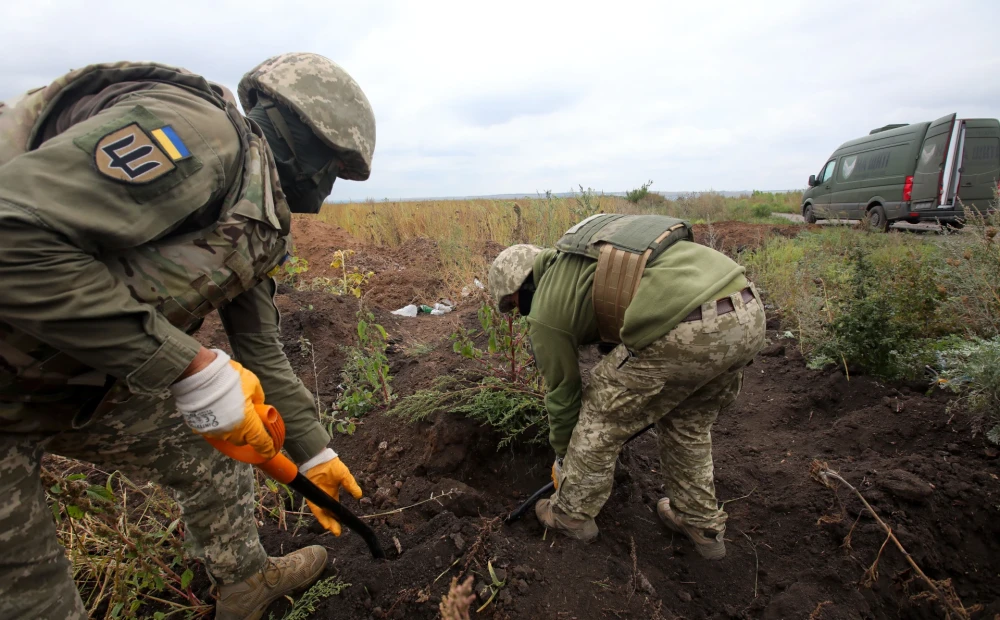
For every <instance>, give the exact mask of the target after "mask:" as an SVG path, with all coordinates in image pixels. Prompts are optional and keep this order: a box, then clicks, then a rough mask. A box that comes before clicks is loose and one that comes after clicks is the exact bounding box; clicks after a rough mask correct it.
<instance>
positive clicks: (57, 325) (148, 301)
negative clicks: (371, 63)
mask: <svg viewBox="0 0 1000 620" xmlns="http://www.w3.org/2000/svg"><path fill="white" fill-rule="evenodd" d="M239 97H240V99H241V103H242V105H243V109H244V110H245V111H246V112H247V116H246V117H244V116H243V115H242V114H241V113H240V112H239V111H238V109H237V107H236V100H235V98H234V97H233V96H232V94H231V93H230V92H229V91H228V90H226V89H224V88H223V87H221V86H218V85H215V84H210V83H209V82H207V81H206V80H205V79H204V78H202V77H200V76H197V75H194V74H191V73H189V72H187V71H185V70H183V69H178V68H174V67H168V66H164V65H158V64H153V63H128V62H120V63H109V64H102V65H92V66H89V67H85V68H83V69H79V70H76V71H73V72H71V73H69V74H67V75H65V76H63V77H61V78H59V79H57V80H56V81H55V82H53V83H52V84H50V85H49V86H47V87H44V88H40V89H36V90H33V91H30V92H28V93H26V94H24V95H22V96H21V97H19V98H18V99H16V100H14V101H10V102H7V103H6V104H0V282H3V294H2V295H0V497H3V498H4V500H3V507H2V508H0V617H3V618H60V619H62V618H85V617H86V616H87V610H86V609H85V608H84V605H83V602H82V601H81V598H80V596H79V594H78V593H77V591H76V589H75V587H74V584H73V579H72V573H71V569H70V565H69V563H68V562H67V559H66V557H65V553H64V550H63V549H62V547H61V546H60V545H59V544H58V542H57V540H56V532H55V527H54V523H53V520H52V515H51V513H50V511H49V510H48V508H47V507H46V505H45V493H44V492H43V489H42V485H41V482H40V479H39V468H40V463H41V458H42V455H43V454H44V453H52V454H59V455H64V456H68V457H72V458H77V459H81V460H85V461H89V462H91V463H94V464H96V465H98V466H99V467H103V468H104V469H106V470H108V471H113V470H116V469H120V470H122V471H124V472H125V473H126V474H132V475H137V476H140V477H143V478H147V479H151V480H153V481H155V482H158V483H160V484H163V485H165V486H166V487H168V488H169V489H170V490H172V491H173V492H174V494H175V496H176V498H177V500H178V501H179V503H180V505H181V507H182V509H183V515H184V522H185V525H186V530H185V531H186V538H187V541H188V542H189V543H190V544H191V546H192V548H193V551H194V552H195V553H197V554H198V555H200V556H201V557H202V558H204V560H205V563H206V566H207V567H208V571H209V573H210V576H211V578H212V580H213V581H214V582H215V584H216V585H217V586H218V603H217V606H216V617H217V618H259V617H260V616H261V615H262V614H263V613H264V609H265V608H266V607H267V605H268V604H269V603H270V602H271V601H273V600H275V599H276V598H278V597H280V596H282V595H284V594H286V593H289V592H291V591H293V590H295V589H298V588H301V587H304V586H306V585H308V584H309V583H311V582H312V581H314V580H315V579H316V578H318V577H319V575H320V573H321V572H322V571H323V569H324V568H325V566H326V559H327V555H326V551H325V549H324V548H323V547H322V546H318V545H317V546H312V547H308V548H305V549H302V550H299V551H296V552H294V553H291V554H289V555H287V556H284V557H280V558H269V557H268V556H267V554H266V553H265V551H264V549H263V547H262V546H261V544H260V540H259V539H258V536H257V530H256V525H255V521H254V515H253V506H254V486H253V473H252V469H251V467H250V466H249V465H246V464H243V463H239V462H237V461H234V460H231V459H229V458H228V457H225V456H223V455H222V454H221V453H219V452H217V451H215V450H214V449H213V448H212V447H211V446H210V445H209V444H208V442H206V441H205V440H204V439H203V438H202V435H206V436H212V437H217V438H222V439H226V440H228V441H230V442H232V443H235V444H238V445H245V444H249V445H252V446H253V447H254V448H255V450H256V451H257V452H259V453H261V454H263V455H265V456H273V454H274V453H275V445H274V444H273V442H272V441H271V439H270V437H269V436H268V435H267V433H266V432H265V431H264V429H263V426H262V424H261V422H260V420H259V418H258V417H257V415H256V414H255V412H254V407H253V404H254V403H255V402H256V403H259V402H260V401H261V400H262V399H266V401H267V403H268V404H270V405H273V406H275V407H276V408H277V409H278V410H279V411H280V413H281V414H282V416H283V417H284V419H285V422H286V428H287V440H286V442H285V444H284V447H285V449H286V450H287V451H288V453H289V455H290V457H291V458H292V459H293V460H294V461H295V462H296V463H297V464H298V465H299V470H300V471H301V472H303V473H304V474H305V475H306V476H307V477H308V478H310V479H311V480H312V481H313V482H314V483H316V484H317V485H318V486H320V487H321V488H323V489H324V490H326V491H327V492H329V493H331V494H332V495H335V496H336V495H337V494H338V492H339V490H340V489H341V488H343V489H345V490H347V491H348V492H350V493H351V494H352V495H354V496H355V497H360V496H361V489H360V488H359V487H358V485H357V483H356V482H355V480H354V478H353V476H352V475H351V473H350V472H349V471H348V469H347V467H346V466H345V465H344V464H343V463H342V462H341V461H340V459H339V458H337V455H336V453H335V452H334V451H333V450H332V449H330V448H329V447H328V444H329V442H330V436H329V435H328V434H327V432H326V431H325V430H324V429H323V427H322V426H321V425H320V423H319V421H318V419H317V412H316V409H315V405H314V403H313V399H312V397H311V395H310V393H309V391H308V390H307V389H306V388H305V386H304V385H303V384H302V382H301V381H300V380H299V379H298V378H297V377H296V376H295V375H294V373H293V371H292V369H291V366H290V365H289V362H288V360H287V358H286V357H285V354H284V352H283V351H282V345H281V342H280V340H279V331H278V326H279V317H278V311H277V309H276V308H275V305H274V301H273V297H274V294H275V284H274V282H273V280H272V279H271V278H270V277H269V274H270V272H271V271H272V270H274V269H275V268H277V267H278V266H279V265H280V263H281V261H282V260H284V257H286V256H287V254H288V252H289V249H290V248H289V229H290V222H291V212H313V213H314V212H316V211H318V210H319V208H320V206H321V205H322V202H323V200H324V198H325V197H326V196H327V195H329V193H330V191H331V188H332V185H333V182H334V180H335V179H336V178H337V177H340V178H345V179H354V180H364V179H367V178H368V176H369V173H370V166H371V158H372V152H373V150H374V145H375V118H374V116H373V114H372V110H371V107H370V105H369V103H368V100H367V99H366V98H365V95H364V93H363V92H362V91H361V88H360V87H359V86H358V85H357V83H356V82H355V81H354V80H353V79H352V78H351V76H350V75H348V74H347V72H345V71H344V70H343V69H342V68H341V67H339V66H338V65H336V64H335V63H333V62H331V61H330V60H328V59H326V58H323V57H322V56H318V55H315V54H285V55H281V56H276V57H274V58H271V59H269V60H267V61H265V62H264V63H262V64H261V65H259V66H257V67H256V68H254V69H253V70H251V71H250V72H249V73H247V74H246V75H245V76H244V77H243V79H242V80H241V82H240V85H239ZM214 311H218V312H219V313H220V315H221V317H222V323H223V325H224V327H225V330H226V333H227V335H228V337H229V342H230V345H231V348H232V353H233V357H234V358H235V359H230V357H229V355H227V354H226V353H225V352H223V351H221V350H210V349H207V348H205V347H204V346H202V345H201V344H200V343H199V342H198V340H197V339H196V338H195V337H193V334H194V333H195V332H196V331H197V329H198V327H199V326H200V324H201V320H202V319H203V317H205V316H206V315H207V314H209V313H211V312H214ZM236 360H239V361H238V362H237V361H236ZM192 430H194V431H195V432H194V433H193V432H192ZM313 511H314V512H315V513H316V515H317V518H318V519H319V520H320V522H321V523H322V524H323V525H324V526H325V527H326V528H327V529H328V530H330V531H331V532H333V533H334V534H337V535H339V534H340V525H339V524H338V523H337V522H336V521H335V520H334V519H332V518H331V517H330V516H329V515H328V514H326V513H325V512H323V511H321V510H318V509H316V508H315V507H313Z"/></svg>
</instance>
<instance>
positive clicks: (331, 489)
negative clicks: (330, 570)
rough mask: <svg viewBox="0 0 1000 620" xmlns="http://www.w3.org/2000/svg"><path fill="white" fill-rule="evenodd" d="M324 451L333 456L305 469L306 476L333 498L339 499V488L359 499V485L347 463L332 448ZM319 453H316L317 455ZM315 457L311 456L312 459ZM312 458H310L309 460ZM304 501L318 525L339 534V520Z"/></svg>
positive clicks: (335, 534)
mask: <svg viewBox="0 0 1000 620" xmlns="http://www.w3.org/2000/svg"><path fill="white" fill-rule="evenodd" d="M324 452H325V453H326V454H327V455H332V456H333V458H331V459H330V460H328V461H323V462H321V463H319V464H318V465H313V466H312V467H310V468H309V469H307V470H306V471H305V475H306V478H309V480H310V481H312V483H313V484H315V485H316V486H318V487H319V488H321V489H323V491H325V492H326V494H327V495H329V496H330V497H332V498H333V499H335V500H338V501H339V500H340V489H341V488H343V489H344V490H345V491H347V492H348V493H350V494H351V495H353V496H354V499H361V495H362V493H361V487H360V486H358V483H357V481H356V480H355V479H354V476H352V475H351V471H350V470H349V469H347V465H344V462H343V461H341V460H340V458H339V457H338V456H337V453H336V452H334V451H333V450H330V449H329V448H327V449H326V450H325V451H324ZM323 454H324V453H323V452H321V453H320V455H323ZM320 455H317V457H319V456H320ZM317 457H313V459H315V458H317ZM313 459H310V461H312V460H313ZM306 503H307V504H309V510H311V511H312V513H313V515H315V516H316V520H317V521H319V523H320V525H322V526H323V527H325V528H326V529H327V530H329V531H330V533H331V534H333V535H334V536H340V522H339V521H337V520H336V519H334V518H333V515H331V514H330V513H329V512H327V511H325V510H323V509H322V508H320V507H319V506H317V505H316V504H313V503H312V502H310V501H309V500H306Z"/></svg>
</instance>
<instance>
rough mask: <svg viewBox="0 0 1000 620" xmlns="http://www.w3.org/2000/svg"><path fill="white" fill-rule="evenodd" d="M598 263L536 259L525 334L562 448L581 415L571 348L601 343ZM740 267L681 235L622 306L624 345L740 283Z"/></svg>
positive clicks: (661, 332)
mask: <svg viewBox="0 0 1000 620" xmlns="http://www.w3.org/2000/svg"><path fill="white" fill-rule="evenodd" d="M596 269H597V261H596V260H593V259H590V258H587V257H584V256H579V255H575V254H565V253H561V252H557V251H556V250H551V249H549V250H545V251H543V252H542V253H541V254H539V255H538V257H537V258H536V259H535V263H534V266H533V269H532V277H533V279H534V283H535V295H534V298H533V300H532V303H531V312H530V313H529V314H528V317H527V318H528V335H529V338H530V339H531V346H532V349H533V350H534V354H535V363H536V364H537V365H538V368H539V370H540V371H541V373H542V376H544V377H545V383H546V386H547V389H548V392H547V393H546V395H545V408H546V410H547V411H548V415H549V443H550V444H551V445H552V448H553V449H554V450H555V451H556V454H557V455H559V456H563V455H565V454H566V447H567V446H568V445H569V439H570V435H572V433H573V428H574V427H575V426H576V421H577V419H578V418H579V415H580V403H581V398H582V384H581V380H580V364H579V356H578V349H579V347H581V346H583V345H587V344H594V343H596V342H599V341H600V337H599V335H598V331H597V318H596V316H595V314H594V305H593V300H592V289H593V282H594V272H595V270H596ZM743 272H744V268H743V267H741V266H740V265H738V264H737V263H735V262H733V261H732V260H731V259H730V258H729V257H727V256H726V255H724V254H721V253H719V252H716V251H715V250H712V249H711V248H708V247H705V246H703V245H700V244H697V243H692V242H689V241H681V242H678V243H677V244H676V245H674V246H672V247H671V248H669V249H668V250H667V251H665V252H664V253H663V254H661V255H660V256H658V257H657V258H656V259H654V260H653V261H652V262H650V263H649V264H648V265H647V266H646V270H645V271H644V272H643V276H642V280H641V281H640V282H639V290H638V291H637V292H636V295H635V298H634V299H633V300H632V303H631V304H630V305H629V307H628V310H627V311H626V312H625V322H624V326H623V327H622V331H621V336H622V344H623V346H626V347H628V349H629V350H631V351H633V352H639V353H640V354H641V351H642V349H643V348H644V347H646V346H648V345H649V344H650V343H652V342H653V341H655V340H657V339H659V338H661V337H663V336H665V335H666V334H667V333H668V332H670V331H671V330H672V329H673V328H674V327H676V326H677V325H678V324H679V323H680V322H681V320H682V319H683V318H684V317H685V316H687V315H688V314H689V313H690V312H691V311H692V310H694V309H695V308H697V307H698V306H700V305H701V304H703V303H705V302H706V301H709V300H712V299H718V298H720V297H725V296H727V295H730V294H732V293H736V292H738V291H740V290H741V289H743V288H745V287H746V286H747V280H746V278H745V277H744V276H743Z"/></svg>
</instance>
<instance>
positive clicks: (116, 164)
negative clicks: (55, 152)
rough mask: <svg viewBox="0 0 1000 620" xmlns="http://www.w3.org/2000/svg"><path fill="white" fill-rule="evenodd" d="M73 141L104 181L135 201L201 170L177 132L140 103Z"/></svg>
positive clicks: (154, 196) (155, 195)
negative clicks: (121, 187)
mask: <svg viewBox="0 0 1000 620" xmlns="http://www.w3.org/2000/svg"><path fill="white" fill-rule="evenodd" d="M188 138H189V140H190V139H191V138H192V137H191V136H190V135H189V136H188ZM73 143H74V144H76V146H77V147H79V148H80V149H81V150H83V151H85V152H86V153H88V154H90V156H91V160H92V162H93V167H94V169H95V170H97V172H98V173H99V174H100V175H101V176H102V177H104V178H107V179H111V180H113V181H115V182H117V183H121V184H122V185H125V186H127V187H128V192H129V194H131V196H132V197H133V198H134V199H135V200H136V202H139V203H144V202H148V201H150V200H152V199H154V198H156V197H157V196H159V195H161V194H163V193H165V192H168V191H170V190H171V189H172V188H174V187H176V186H177V185H179V184H180V183H182V182H183V181H184V180H185V179H187V178H188V177H190V176H191V175H193V174H194V173H195V172H197V171H198V170H200V169H201V168H202V163H201V160H199V159H198V157H197V156H195V154H194V153H193V152H192V151H191V149H190V148H189V147H188V145H187V144H185V143H184V140H182V139H181V137H180V132H178V131H176V130H175V129H174V127H173V126H172V125H171V124H168V123H165V122H163V121H162V120H161V119H160V118H158V117H157V116H156V115H155V114H153V113H152V112H151V111H150V110H148V109H146V108H145V107H143V106H141V105H136V106H133V107H132V108H131V109H130V110H128V112H126V113H125V114H122V115H121V116H118V117H117V118H114V119H113V120H111V121H109V122H107V123H105V124H103V125H102V126H100V127H98V128H97V129H95V130H93V131H91V132H89V133H87V134H85V135H82V136H79V137H77V138H76V139H74V140H73ZM195 147H197V145H194V144H193V145H192V148H195Z"/></svg>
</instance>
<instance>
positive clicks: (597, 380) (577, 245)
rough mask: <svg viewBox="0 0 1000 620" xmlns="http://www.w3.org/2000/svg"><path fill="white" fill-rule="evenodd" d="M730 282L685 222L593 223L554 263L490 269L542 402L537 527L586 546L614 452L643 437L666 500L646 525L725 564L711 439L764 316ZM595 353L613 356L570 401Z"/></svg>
mask: <svg viewBox="0 0 1000 620" xmlns="http://www.w3.org/2000/svg"><path fill="white" fill-rule="evenodd" d="M743 273H744V269H743V267H741V266H740V265H738V264H736V263H735V262H733V261H732V260H730V259H729V258H728V257H726V256H725V255H723V254H721V253H719V252H716V251H715V250H712V249H710V248H708V247H705V246H702V245H699V244H697V243H694V242H693V237H692V235H691V231H690V227H689V226H688V225H687V223H686V222H681V221H680V220H675V219H672V218H667V217H661V216H651V215H650V216H621V215H597V216H594V217H592V218H588V219H587V220H585V221H584V222H581V223H580V224H578V225H576V226H574V227H573V228H571V229H570V230H569V231H568V232H567V233H566V235H564V236H563V238H562V239H560V241H559V242H558V243H557V244H556V249H542V248H539V247H536V246H532V245H515V246H511V247H509V248H507V249H505V250H504V251H503V252H501V253H500V255H499V256H497V258H496V260H495V261H494V263H493V265H492V267H491V269H490V272H489V288H490V292H491V294H492V295H493V297H494V299H496V300H497V302H498V305H499V308H500V310H501V311H505V312H509V311H513V310H514V309H515V308H516V309H519V310H520V312H521V314H523V315H525V316H526V317H527V321H528V333H529V337H530V341H531V346H532V349H533V350H534V354H535V361H536V363H537V365H538V368H539V370H540V371H541V372H542V375H543V376H544V377H545V382H546V386H547V389H548V392H547V394H546V396H545V406H546V409H547V411H548V418H549V426H550V433H549V441H550V443H551V445H552V447H553V449H554V450H555V453H556V462H555V463H554V464H553V467H552V479H553V482H554V483H555V486H556V492H555V494H554V495H553V496H552V498H551V499H543V500H541V501H539V502H538V504H537V505H536V506H535V511H536V514H537V515H538V518H539V520H540V521H541V522H542V523H543V524H544V525H545V526H546V527H549V528H553V529H555V530H557V531H560V532H562V533H565V534H568V535H570V536H572V537H574V538H577V539H580V540H585V541H589V540H593V539H594V538H596V537H597V535H598V529H597V525H596V523H595V520H594V518H595V517H596V516H597V514H598V512H600V510H601V508H602V506H603V505H604V503H605V502H606V501H607V499H608V497H609V496H610V494H611V485H612V481H613V478H614V468H615V460H616V458H617V456H618V453H619V452H620V450H621V447H622V445H623V443H624V442H625V441H626V440H627V439H628V438H629V437H630V436H632V435H633V434H634V433H636V432H638V431H639V430H641V429H643V428H644V427H646V426H647V425H649V424H653V423H655V425H656V430H657V437H658V441H659V447H660V459H661V466H662V470H663V476H664V483H665V487H666V497H664V498H663V499H661V500H660V501H659V503H658V505H657V512H658V513H659V515H660V517H661V519H662V520H663V522H664V524H665V525H666V526H668V527H669V528H670V529H672V530H674V531H676V532H679V533H682V534H684V535H686V536H687V537H688V538H690V539H691V540H692V541H693V542H694V544H695V548H696V549H697V551H698V552H699V553H700V554H701V555H702V556H703V557H706V558H709V559H719V558H722V557H724V556H725V543H724V542H723V534H724V531H725V524H726V513H725V512H724V511H722V510H721V509H720V508H719V505H718V502H717V501H716V497H715V484H714V477H713V465H712V439H711V429H712V425H713V423H714V422H715V419H716V417H717V415H718V413H719V410H720V409H721V408H723V407H725V406H727V405H729V404H731V403H733V401H735V400H736V397H737V395H738V394H739V391H740V386H741V383H742V378H743V368H744V367H745V366H746V365H747V364H749V363H750V362H751V360H752V359H753V357H754V355H755V354H756V353H757V352H758V351H759V350H760V349H761V347H762V346H763V343H764V310H763V306H762V304H761V301H760V298H759V297H758V295H757V293H756V290H755V289H754V287H753V285H752V284H751V283H749V282H748V281H747V280H746V278H745V277H744V275H743ZM600 342H604V343H610V344H616V345H617V346H616V347H615V348H614V349H613V350H612V351H611V352H610V353H609V354H608V355H606V356H605V357H604V358H603V359H602V360H601V361H600V362H599V363H598V364H597V366H595V367H594V369H593V370H592V371H591V374H590V381H589V383H588V385H587V387H586V389H583V387H582V381H581V376H580V368H579V363H578V348H579V347H580V346H582V345H587V344H594V343H600Z"/></svg>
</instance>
